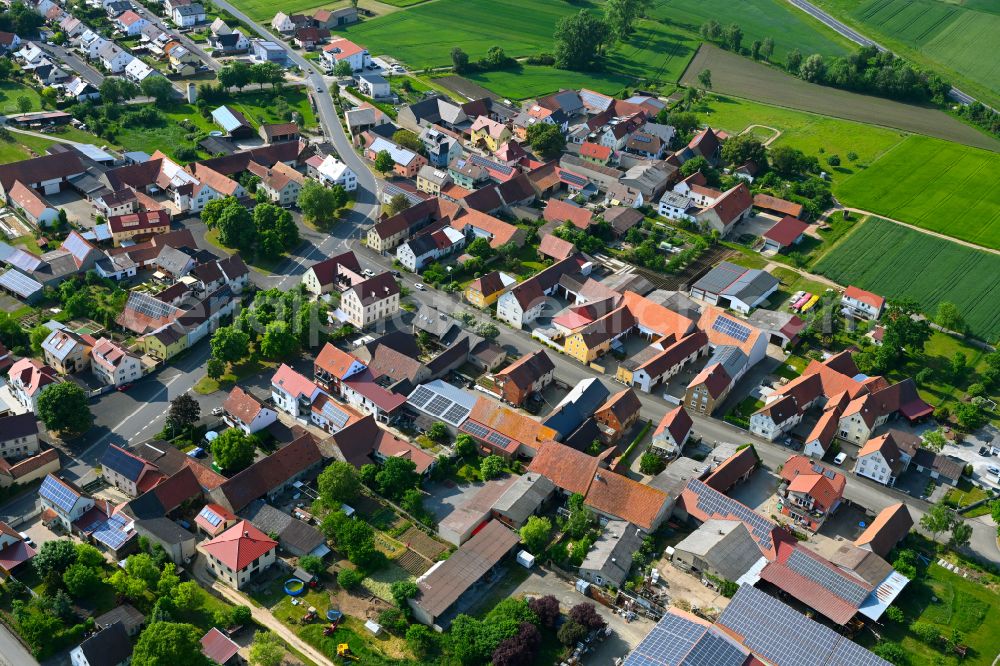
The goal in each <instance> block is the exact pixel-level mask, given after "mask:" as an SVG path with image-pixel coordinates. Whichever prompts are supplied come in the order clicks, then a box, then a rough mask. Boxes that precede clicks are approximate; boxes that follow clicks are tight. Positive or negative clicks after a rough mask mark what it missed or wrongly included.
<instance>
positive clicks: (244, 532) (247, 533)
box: [243, 530, 250, 539]
mask: <svg viewBox="0 0 1000 666" xmlns="http://www.w3.org/2000/svg"><path fill="white" fill-rule="evenodd" d="M243 536H245V537H247V538H248V539H249V538H250V530H244V531H243Z"/></svg>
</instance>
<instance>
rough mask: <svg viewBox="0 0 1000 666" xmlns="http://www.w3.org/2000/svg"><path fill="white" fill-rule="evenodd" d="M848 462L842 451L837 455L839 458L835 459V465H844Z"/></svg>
mask: <svg viewBox="0 0 1000 666" xmlns="http://www.w3.org/2000/svg"><path fill="white" fill-rule="evenodd" d="M845 460H847V454H846V453H844V452H843V451H841V452H840V453H838V454H837V457H836V458H834V459H833V464H834V465H843V464H844V461H845Z"/></svg>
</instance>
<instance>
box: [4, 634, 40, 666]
mask: <svg viewBox="0 0 1000 666" xmlns="http://www.w3.org/2000/svg"><path fill="white" fill-rule="evenodd" d="M0 666H38V661H37V660H36V659H35V658H34V657H32V656H31V653H30V652H28V651H27V650H26V649H24V646H23V645H21V641H19V640H17V638H15V637H14V634H12V633H10V629H8V628H7V625H5V624H0Z"/></svg>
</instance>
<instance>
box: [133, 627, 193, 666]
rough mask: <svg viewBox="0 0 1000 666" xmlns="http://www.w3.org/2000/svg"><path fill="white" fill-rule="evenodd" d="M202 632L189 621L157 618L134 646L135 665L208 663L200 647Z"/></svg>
mask: <svg viewBox="0 0 1000 666" xmlns="http://www.w3.org/2000/svg"><path fill="white" fill-rule="evenodd" d="M201 635H202V632H201V631H200V630H199V629H197V628H196V627H194V626H192V625H190V624H179V623H175V622H154V623H153V624H151V625H149V626H148V627H146V629H144V630H143V632H142V633H141V634H139V640H137V641H136V643H135V649H133V650H132V666H170V665H179V664H183V665H184V666H209V664H210V662H209V659H208V657H206V656H205V655H204V654H203V653H202V651H201Z"/></svg>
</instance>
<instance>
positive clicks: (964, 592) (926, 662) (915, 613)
mask: <svg viewBox="0 0 1000 666" xmlns="http://www.w3.org/2000/svg"><path fill="white" fill-rule="evenodd" d="M896 605H897V606H898V607H899V608H900V609H901V610H902V611H903V612H904V613H905V614H906V623H907V624H908V623H910V622H913V621H920V622H929V623H931V624H933V625H936V626H937V627H938V628H939V629H940V631H941V634H942V635H943V636H945V637H946V638H949V639H950V638H951V635H952V631H953V630H957V631H959V632H961V634H962V643H963V644H964V645H967V646H968V647H969V652H968V655H967V656H966V657H965V659H964V660H962V659H961V658H960V657H959V656H958V655H955V654H949V653H944V652H941V651H939V650H937V649H935V648H933V647H931V646H929V645H927V644H926V643H923V642H921V641H920V640H919V639H917V637H916V636H915V635H914V634H912V633H911V632H910V631H909V630H908V629H907V628H906V625H903V624H900V623H898V622H891V621H889V622H887V623H886V625H885V627H884V629H882V631H881V633H882V635H883V637H884V638H885V639H886V640H890V641H895V642H898V643H900V644H901V645H902V647H903V650H904V651H905V652H906V653H907V656H908V657H909V664H910V666H932V665H933V666H957V665H958V664H989V663H990V662H992V661H993V658H994V657H995V656H996V655H997V654H998V653H1000V632H998V631H997V630H996V623H995V621H994V620H991V619H989V618H996V614H997V613H998V612H1000V597H998V596H997V594H996V593H995V592H992V591H990V589H988V588H987V587H985V586H984V585H983V584H981V583H979V582H976V581H975V580H974V579H970V578H963V577H962V576H959V575H958V574H955V573H952V572H951V571H948V570H947V569H945V568H944V567H941V566H938V565H937V564H936V563H935V564H932V565H930V567H928V569H927V573H926V577H925V578H924V579H923V580H916V581H913V582H911V583H910V584H909V585H908V586H907V587H906V588H905V589H904V590H903V593H902V595H901V596H900V598H899V600H898V601H897V604H896ZM872 641H873V638H872V634H871V633H870V632H867V631H866V632H862V633H861V634H860V635H859V637H858V642H860V643H862V645H864V646H865V647H868V648H871V647H872Z"/></svg>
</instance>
